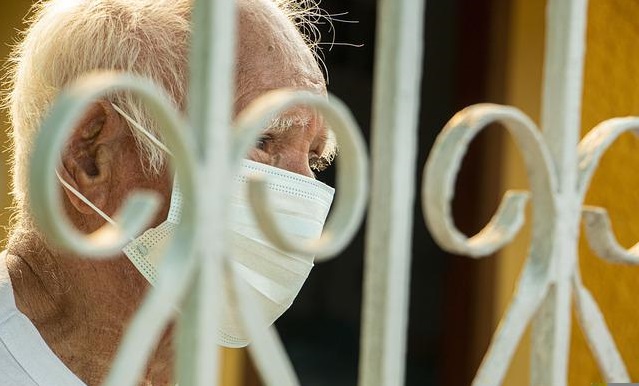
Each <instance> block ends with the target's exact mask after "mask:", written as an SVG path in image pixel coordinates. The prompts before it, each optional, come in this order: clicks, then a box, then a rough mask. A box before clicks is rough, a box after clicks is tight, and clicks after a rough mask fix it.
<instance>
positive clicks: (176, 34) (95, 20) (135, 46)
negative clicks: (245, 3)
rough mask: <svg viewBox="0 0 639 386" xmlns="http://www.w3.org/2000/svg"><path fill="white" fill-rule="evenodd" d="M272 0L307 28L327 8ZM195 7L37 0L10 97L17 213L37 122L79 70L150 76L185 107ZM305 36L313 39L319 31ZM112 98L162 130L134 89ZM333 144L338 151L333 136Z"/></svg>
mask: <svg viewBox="0 0 639 386" xmlns="http://www.w3.org/2000/svg"><path fill="white" fill-rule="evenodd" d="M272 1H273V2H274V3H275V4H276V5H277V6H278V7H279V8H280V9H281V10H282V11H283V12H284V13H285V14H286V15H287V16H288V17H289V19H290V20H291V21H292V22H293V24H295V25H296V26H297V27H298V28H300V29H301V30H303V31H304V30H305V28H306V31H308V30H309V27H308V25H309V24H312V23H313V22H314V21H315V20H314V18H316V17H317V15H319V14H321V12H319V11H318V9H319V7H318V2H317V0H272ZM191 8H192V4H191V0H48V1H40V2H38V3H37V4H36V5H35V6H34V8H33V11H32V16H31V17H30V18H29V20H28V22H29V23H30V25H29V27H28V28H27V30H26V31H25V32H24V37H23V40H22V41H21V42H20V43H19V44H18V46H17V47H16V48H15V50H14V53H13V55H12V59H11V63H10V68H9V72H8V74H9V75H8V85H9V93H8V95H7V96H6V100H5V104H6V105H7V106H8V108H9V110H10V118H11V124H12V128H13V130H12V132H11V133H10V135H11V138H12V140H13V145H14V149H13V165H12V171H13V186H12V192H13V196H14V200H15V204H16V206H17V209H18V211H19V213H18V217H21V214H23V213H20V212H24V211H26V210H27V209H26V208H27V205H28V195H27V186H28V184H27V183H28V181H27V179H28V177H27V175H28V167H29V158H30V153H31V151H32V148H33V142H34V139H35V136H36V134H37V131H38V129H39V126H40V124H41V123H42V120H43V118H44V115H45V114H46V113H47V111H48V109H49V108H50V106H51V104H52V103H53V101H54V100H55V97H56V96H57V94H58V93H59V91H60V90H61V89H62V88H64V87H65V86H68V85H69V84H70V83H72V82H73V81H74V80H76V79H77V78H78V77H80V76H82V75H84V74H86V73H90V72H92V71H96V70H113V71H127V72H131V73H134V74H137V75H140V76H144V77H146V78H149V79H151V80H152V81H154V82H155V83H157V84H158V85H160V86H162V87H163V88H164V90H165V91H166V92H167V94H168V95H169V97H170V98H171V101H172V102H173V103H174V104H175V106H177V108H178V109H180V111H185V109H186V102H187V85H188V54H189V52H188V50H189V46H190V38H191V20H190V16H191ZM304 26H306V27H304ZM311 30H312V28H311ZM305 38H306V41H307V44H309V46H310V47H313V46H314V45H313V42H314V41H316V40H317V39H319V36H318V35H317V34H313V35H311V37H309V36H308V34H307V36H306V37H305ZM106 98H107V99H109V100H110V101H111V102H113V103H115V104H116V105H117V106H119V107H120V108H122V109H123V110H124V111H126V112H127V113H128V114H129V115H130V116H131V117H132V118H133V119H134V120H135V121H137V122H138V123H140V124H141V125H142V126H144V127H146V128H147V129H148V130H150V131H151V132H153V133H157V132H158V131H157V130H156V129H155V128H156V124H155V122H154V120H153V118H152V117H150V116H149V114H148V112H147V110H146V109H145V108H144V106H143V105H142V103H141V102H140V100H139V99H137V98H135V97H133V95H132V94H130V93H127V92H118V93H117V94H114V95H107V96H106ZM132 135H133V136H134V138H135V139H136V141H137V143H138V145H139V149H140V151H141V154H142V155H143V157H142V158H143V159H142V165H143V167H144V170H145V171H146V172H153V173H157V172H158V171H160V170H161V169H162V168H163V167H164V164H165V162H166V160H165V154H164V153H163V152H162V151H161V150H159V149H158V148H157V147H156V146H154V145H153V144H152V143H151V142H150V141H149V140H148V138H146V137H145V136H144V135H142V134H140V133H139V132H138V131H137V130H132ZM327 148H329V149H330V150H328V152H329V153H331V154H332V152H334V144H331V146H327Z"/></svg>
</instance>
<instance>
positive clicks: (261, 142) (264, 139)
mask: <svg viewBox="0 0 639 386" xmlns="http://www.w3.org/2000/svg"><path fill="white" fill-rule="evenodd" d="M270 141H271V137H269V136H268V135H262V136H260V138H258V140H257V141H256V142H255V148H256V149H258V150H262V151H266V146H268V143H269V142H270Z"/></svg>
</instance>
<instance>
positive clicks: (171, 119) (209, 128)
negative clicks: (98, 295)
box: [30, 0, 368, 386]
mask: <svg viewBox="0 0 639 386" xmlns="http://www.w3.org/2000/svg"><path fill="white" fill-rule="evenodd" d="M194 7H195V8H194V12H193V15H194V33H193V44H192V55H191V76H192V79H191V86H190V88H189V90H190V97H189V119H188V120H184V119H182V118H181V115H180V113H179V112H178V111H177V110H176V108H175V106H173V105H171V104H170V103H169V102H168V101H169V98H168V97H166V95H165V93H164V92H163V91H162V90H161V89H160V88H159V87H157V86H156V85H154V84H152V83H150V82H149V81H146V80H144V79H142V78H140V77H136V76H133V75H129V74H112V73H108V74H107V73H104V74H96V75H91V76H89V77H85V78H82V79H80V80H78V81H77V82H76V83H75V84H74V85H72V86H71V87H70V88H68V89H66V90H64V91H63V92H62V93H61V95H60V96H59V98H58V99H57V101H56V102H55V104H54V105H53V107H52V109H51V112H50V114H49V116H48V118H47V119H46V120H45V122H44V123H43V125H42V128H41V130H40V133H39V135H38V137H37V139H36V142H35V151H34V157H33V159H32V162H31V169H30V192H31V201H32V203H33V208H32V209H33V215H34V217H35V219H36V221H37V222H38V224H39V226H40V229H41V230H42V231H43V232H46V233H47V234H49V235H51V239H52V240H53V241H54V242H56V243H57V244H59V245H60V246H62V247H64V248H65V249H67V250H70V251H73V252H75V253H76V254H77V255H80V256H86V257H87V258H104V257H105V256H108V255H113V253H114V252H117V251H119V249H120V248H121V247H122V246H123V245H124V244H125V243H126V242H127V241H128V240H129V239H130V238H131V237H132V236H134V235H137V234H139V233H140V232H141V231H142V230H143V229H144V227H145V226H146V225H147V224H148V222H149V220H150V219H151V218H152V216H153V213H154V209H155V208H157V204H158V202H157V199H156V197H155V196H153V195H152V194H150V193H138V192H134V193H133V194H132V195H131V197H130V198H129V199H127V201H126V203H125V205H124V208H123V209H122V210H120V212H118V215H116V218H117V220H118V224H119V225H118V226H112V225H110V224H107V225H105V226H104V227H103V228H101V229H100V230H98V231H96V232H95V233H93V234H91V235H83V234H81V233H80V232H79V231H78V230H76V229H74V228H73V226H72V225H71V224H70V222H69V221H68V219H67V218H66V216H65V215H64V214H63V211H62V208H61V206H60V202H61V201H60V197H59V196H58V194H59V192H58V190H59V188H58V185H57V182H56V180H55V178H54V177H55V167H56V165H58V163H59V158H58V157H59V154H60V152H61V150H62V148H63V145H64V143H65V140H66V138H68V136H69V135H70V130H71V128H72V127H74V123H75V122H77V121H78V119H79V118H80V115H81V114H82V112H83V110H84V109H85V108H86V107H87V106H88V105H89V103H90V102H91V101H92V100H95V99H96V98H100V97H104V96H105V95H107V94H109V93H113V92H120V91H126V92H132V93H134V94H135V95H137V96H138V97H139V98H141V100H142V101H144V102H145V103H146V105H147V108H148V111H149V112H150V113H151V114H152V115H153V116H154V117H155V118H156V120H157V121H158V122H159V123H160V125H159V130H160V132H161V136H162V138H164V139H165V141H166V145H167V146H168V147H169V148H170V149H171V151H172V153H173V155H174V157H172V159H171V160H170V161H171V166H172V168H173V170H174V171H176V172H177V178H178V181H179V183H180V186H181V190H182V192H183V195H184V207H183V214H182V218H181V223H180V225H179V226H178V228H177V231H176V233H175V237H174V238H173V239H172V241H171V242H170V243H169V245H168V246H167V247H166V249H165V251H164V256H163V258H162V261H161V264H160V266H159V268H158V271H159V275H158V281H157V283H156V285H155V286H154V288H153V289H151V290H150V291H149V292H148V295H147V297H146V299H145V300H144V301H143V303H142V305H141V308H140V310H139V311H138V313H137V314H136V315H135V316H134V318H133V321H132V323H131V326H130V327H129V330H128V331H127V333H126V334H125V337H124V339H123V343H122V345H121V347H120V350H119V353H118V355H117V357H116V359H115V362H114V364H113V368H112V371H111V373H110V374H109V375H108V378H107V380H106V384H107V385H113V386H116V385H117V386H126V385H131V386H132V385H136V384H137V382H138V379H139V378H140V376H141V375H142V374H143V371H144V369H145V367H146V363H147V361H148V359H149V356H150V354H151V353H152V350H153V349H154V347H155V343H156V342H157V341H158V339H159V338H160V336H161V334H162V332H163V331H164V329H165V328H166V327H167V325H168V324H169V322H170V321H171V320H172V319H174V318H176V319H177V321H178V322H179V323H178V336H179V342H178V343H179V346H178V355H177V376H178V381H179V384H180V385H183V386H184V385H186V386H188V385H201V386H204V385H206V386H211V385H215V384H217V382H218V380H219V371H218V363H219V353H218V352H219V349H218V346H217V344H216V338H217V337H216V335H215V333H216V331H217V328H216V326H217V323H218V322H217V321H218V313H219V312H220V311H219V310H220V306H221V304H220V303H221V301H222V296H223V295H222V294H223V291H222V287H221V283H222V280H221V278H222V277H223V275H225V276H226V277H227V279H228V280H231V281H232V282H233V286H234V288H235V293H234V294H225V296H237V299H238V302H239V304H240V311H241V315H242V319H243V323H245V327H246V329H247V331H248V332H249V335H250V337H251V338H252V341H253V343H252V344H251V345H250V350H251V353H252V355H253V357H254V359H255V362H256V363H257V366H258V368H259V370H260V372H261V374H262V376H263V378H264V380H265V383H266V384H269V385H278V386H280V385H297V384H299V381H298V379H297V377H296V375H295V372H294V370H293V368H292V365H291V363H290V361H289V359H288V357H287V356H286V353H285V350H284V348H283V346H282V344H281V342H280V340H279V337H278V335H277V332H276V330H275V328H274V327H270V328H269V329H268V331H264V330H263V328H262V327H261V324H260V323H259V320H260V319H261V318H262V315H261V314H259V313H258V312H256V310H257V307H255V306H253V302H254V300H253V299H252V297H251V296H248V295H247V292H246V288H245V287H244V283H243V282H242V280H240V279H238V278H239V277H238V276H237V275H236V272H235V271H234V269H233V268H232V266H231V265H230V264H226V260H225V256H226V255H225V252H226V244H225V240H224V237H223V236H224V233H225V231H226V222H225V221H224V219H225V218H226V209H225V208H226V207H227V205H226V199H227V194H228V192H227V189H225V188H226V187H229V186H232V184H231V183H230V181H231V178H232V176H233V171H235V170H236V169H237V168H238V167H239V164H240V161H241V159H242V158H243V157H244V155H245V154H246V153H247V152H248V150H249V149H250V147H251V146H253V144H254V143H255V141H256V140H257V138H258V137H259V135H260V132H261V130H262V129H263V128H264V127H266V126H267V125H266V123H267V122H269V121H270V120H271V119H272V118H274V116H275V115H276V114H278V113H280V112H282V111H284V110H286V109H288V108H291V107H293V106H299V105H304V106H308V107H311V108H314V109H316V110H317V111H318V112H319V113H321V114H323V115H324V117H325V120H326V122H327V124H328V125H329V126H330V127H331V129H332V130H333V131H334V133H335V136H336V139H337V141H338V143H339V145H340V148H341V154H340V156H339V167H338V177H337V183H338V190H337V198H336V206H335V208H334V209H333V211H332V212H331V215H330V217H329V221H328V223H327V226H326V229H325V231H324V233H323V235H322V237H321V239H320V240H319V242H317V243H314V244H310V245H297V244H294V243H292V242H291V241H290V240H288V239H286V238H285V237H284V236H282V234H281V232H279V230H278V229H279V227H278V224H277V223H276V222H275V221H274V220H273V218H272V216H271V214H270V212H269V207H268V202H269V200H268V195H267V194H266V193H265V191H264V189H263V183H264V182H263V181H261V180H260V179H259V178H258V179H256V180H253V181H251V182H250V186H249V195H250V200H251V203H252V207H253V209H254V211H255V214H256V218H257V219H258V221H259V223H260V226H261V229H262V230H263V231H264V233H265V234H266V235H267V237H269V239H271V240H272V242H273V243H274V244H276V245H277V246H279V247H281V248H282V249H285V250H296V251H300V250H302V251H308V252H310V253H315V254H317V256H318V258H319V259H328V258H330V257H332V256H335V255H336V254H338V253H339V252H340V251H341V250H342V249H343V248H344V247H345V246H346V245H347V244H348V243H349V242H350V240H351V238H352V237H353V235H354V234H355V232H356V231H357V229H358V227H359V225H360V224H361V221H362V218H363V215H364V210H365V208H366V202H367V190H368V188H367V186H368V160H367V156H366V151H365V145H364V141H363V139H362V137H361V133H360V130H359V128H358V126H357V124H356V122H355V120H354V119H353V117H352V116H351V114H350V112H349V111H348V109H347V108H346V107H345V106H344V105H343V104H342V103H341V102H340V101H339V100H337V98H335V97H332V96H329V97H328V99H326V98H324V97H320V96H317V95H311V94H309V93H305V92H290V91H289V92H284V91H277V92H272V93H269V94H267V95H265V96H263V97H261V98H259V99H258V100H257V101H255V102H254V103H252V104H251V106H249V107H247V108H246V110H245V111H243V112H242V113H240V115H239V116H238V118H237V121H236V122H235V125H236V126H237V127H232V124H231V109H232V101H233V98H234V84H233V73H234V59H233V58H235V55H234V49H235V40H234V36H235V20H236V17H235V15H236V10H235V0H215V1H210V0H198V1H196V2H195V6H194Z"/></svg>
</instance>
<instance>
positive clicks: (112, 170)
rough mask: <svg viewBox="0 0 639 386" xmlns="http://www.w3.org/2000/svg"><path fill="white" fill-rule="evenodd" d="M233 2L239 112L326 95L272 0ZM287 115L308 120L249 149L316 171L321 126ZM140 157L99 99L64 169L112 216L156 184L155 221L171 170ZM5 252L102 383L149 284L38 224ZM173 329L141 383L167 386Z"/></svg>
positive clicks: (46, 334) (74, 207) (28, 294)
mask: <svg viewBox="0 0 639 386" xmlns="http://www.w3.org/2000/svg"><path fill="white" fill-rule="evenodd" d="M238 5H239V35H238V36H239V41H238V53H237V54H238V64H237V74H236V99H235V106H234V109H235V113H236V114H237V113H239V112H240V111H241V110H242V109H244V108H245V107H246V106H247V105H248V104H250V103H251V101H253V100H254V99H255V98H257V97H259V96H260V95H262V94H263V93H265V92H267V91H269V90H273V89H278V88H292V89H304V90H310V91H312V92H315V93H318V94H325V92H326V91H325V82H324V78H323V75H322V72H321V71H320V69H319V67H318V65H317V63H316V61H315V59H314V57H313V54H312V53H311V51H310V50H309V49H308V47H306V45H305V44H304V41H303V40H302V38H301V36H300V35H299V33H298V32H297V30H296V29H295V27H294V26H293V25H292V24H291V23H290V22H289V21H288V20H287V19H286V17H285V16H284V15H283V14H282V13H281V12H280V11H279V10H277V9H276V8H275V7H274V6H273V5H272V4H271V3H270V1H269V0H259V1H249V0H239V1H238ZM289 113H291V114H292V113H294V114H295V115H297V116H299V115H302V116H304V117H305V119H304V125H300V126H299V127H294V128H293V129H291V130H287V131H284V132H277V133H265V136H264V138H263V139H262V140H261V141H259V144H258V146H256V148H255V149H253V150H252V151H251V152H250V153H249V155H248V156H247V157H248V158H249V159H253V160H255V161H258V162H263V163H266V164H270V165H273V166H276V167H280V168H283V169H287V170H290V171H292V172H296V173H299V174H303V175H306V176H312V175H313V173H312V172H311V169H310V168H309V158H310V157H314V156H317V155H319V154H321V153H322V149H323V147H324V145H325V141H326V129H325V127H324V126H323V124H322V122H321V118H319V117H317V116H316V115H315V114H314V112H313V111H311V110H305V109H303V108H299V109H297V110H295V111H293V112H289ZM139 160H140V154H139V152H138V149H137V148H136V144H135V142H134V139H133V137H132V136H131V133H130V132H129V131H128V129H127V126H126V124H125V121H124V120H123V119H122V118H121V117H120V116H119V115H118V114H117V112H115V111H114V110H113V108H112V106H111V105H110V104H109V103H107V102H106V101H98V102H96V103H94V104H93V105H92V106H91V107H90V109H88V111H87V112H86V114H85V116H84V118H83V119H82V120H81V121H80V122H79V124H78V125H77V127H76V128H75V131H74V133H73V135H72V137H71V139H70V140H69V142H68V147H67V148H66V150H65V152H64V154H63V158H62V161H63V162H62V168H61V169H60V173H61V175H62V177H63V178H64V179H65V180H66V181H68V182H69V183H71V184H72V185H73V186H74V187H75V188H76V189H78V190H79V191H80V192H82V193H83V194H84V195H85V196H86V197H87V198H89V199H90V200H91V201H92V202H93V203H95V204H96V205H97V206H98V207H100V208H102V209H103V210H105V211H106V212H107V213H109V214H112V213H114V212H115V211H116V210H117V209H118V208H119V207H120V205H121V203H122V202H123V200H124V198H125V197H126V196H127V195H128V194H129V193H130V192H131V191H132V190H135V189H151V190H154V191H157V192H158V193H159V194H160V195H161V196H162V198H163V199H164V200H163V206H162V210H161V211H160V212H159V213H158V215H157V217H156V218H155V223H154V224H152V225H153V226H155V225H157V224H159V223H160V222H161V221H162V220H163V219H165V218H166V215H167V212H168V207H169V198H170V194H171V177H170V175H169V173H168V171H167V170H164V171H163V172H162V173H160V175H158V176H155V177H149V176H147V175H145V174H144V173H142V172H141V170H140V161H139ZM65 193H67V194H63V196H62V197H63V206H64V208H65V210H66V212H67V214H68V216H69V218H70V219H71V221H72V222H73V223H74V224H75V225H76V226H77V227H78V228H79V229H80V230H83V231H85V232H90V231H93V230H95V229H97V228H98V227H99V226H101V225H102V223H103V220H102V219H101V218H100V217H99V216H98V215H97V214H95V213H94V212H93V210H91V209H90V208H89V207H88V206H86V205H85V204H83V203H82V202H81V201H80V200H78V199H77V198H76V197H75V196H73V195H72V194H69V193H68V192H65ZM8 250H9V253H10V254H9V256H8V267H9V273H10V276H11V280H12V282H13V286H14V292H15V294H16V302H17V305H18V308H19V309H20V310H21V311H22V312H23V313H24V314H26V315H27V317H29V318H30V319H31V321H32V322H33V323H34V324H35V326H36V327H37V328H38V330H39V331H40V333H41V335H42V337H43V338H44V339H45V341H46V342H47V344H48V345H49V346H50V347H51V349H52V350H53V351H54V352H55V353H56V355H58V357H60V359H62V361H63V362H64V363H65V364H66V365H67V366H68V367H69V368H70V369H71V370H72V371H73V372H74V373H75V374H76V375H77V376H78V377H79V378H80V379H82V380H83V381H84V382H86V383H87V384H89V385H98V384H100V383H101V381H102V380H103V379H104V377H105V376H106V374H107V372H108V369H109V368H110V363H111V361H112V359H113V356H114V355H115V352H116V349H117V347H118V345H119V343H120V340H121V338H122V335H123V333H124V331H125V329H126V327H127V325H128V323H129V321H130V319H131V317H132V315H133V314H134V312H135V311H136V309H137V307H138V306H139V304H140V302H141V300H142V298H143V296H144V293H145V291H146V290H147V289H148V286H149V285H148V283H147V282H146V281H145V279H144V278H143V277H142V276H141V275H140V274H139V273H138V272H137V271H136V270H135V268H134V267H133V265H132V264H131V263H130V262H129V261H128V260H127V258H126V257H124V255H121V256H118V257H117V258H115V259H112V260H106V261H100V262H96V261H91V260H84V259H78V258H77V257H76V258H74V257H70V256H68V255H65V254H64V253H61V252H59V251H56V250H54V249H52V248H49V247H48V246H47V243H46V242H44V241H43V240H41V239H40V238H39V237H38V236H37V233H36V232H33V233H29V232H26V233H25V234H24V237H21V238H20V239H19V240H17V241H15V240H14V242H12V244H11V245H9V246H8ZM172 330H173V329H172V327H169V328H167V330H166V332H165V334H164V337H163V338H162V340H161V341H160V343H159V345H158V348H157V350H156V352H155V353H154V355H153V356H152V358H151V360H150V362H149V366H148V368H147V371H146V375H145V378H144V379H143V380H142V381H141V384H144V385H168V384H171V382H172V368H173V348H172V339H171V336H172Z"/></svg>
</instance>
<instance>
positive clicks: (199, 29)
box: [178, 0, 236, 386]
mask: <svg viewBox="0 0 639 386" xmlns="http://www.w3.org/2000/svg"><path fill="white" fill-rule="evenodd" d="M235 13H236V10H235V1H234V0H198V1H197V2H196V3H195V7H194V10H193V21H194V30H193V43H192V54H191V82H190V93H189V115H190V118H191V123H192V125H193V127H194V129H195V131H196V138H197V143H198V145H199V146H200V148H199V151H198V166H199V170H198V175H199V178H200V182H201V183H200V184H199V185H198V194H199V197H200V202H201V203H202V206H201V210H200V212H199V213H198V216H199V217H198V222H197V223H198V230H199V232H200V234H199V235H198V251H199V252H198V253H199V255H198V258H199V259H200V263H201V270H200V271H199V273H198V277H197V280H196V282H195V283H194V286H193V288H192V290H191V293H190V295H189V299H187V307H186V312H185V313H184V315H183V318H182V323H181V328H180V337H181V344H180V351H179V358H178V364H179V370H178V375H179V379H180V384H181V385H183V386H188V385H200V386H205V385H206V386H210V385H216V384H217V383H218V380H219V348H218V346H217V334H218V328H217V326H218V314H219V310H221V307H220V302H221V301H222V300H223V299H222V297H221V293H222V291H221V289H222V286H221V282H222V281H221V278H222V274H221V270H222V259H223V253H224V250H225V248H224V226H225V224H226V222H225V221H224V219H225V218H226V211H225V206H226V205H225V202H226V197H227V191H226V190H225V189H224V187H226V186H228V184H227V183H226V181H227V180H228V176H229V168H230V165H229V159H230V154H229V149H230V148H231V143H230V138H231V137H230V123H231V111H232V105H233V97H234V71H233V67H234V63H235V24H236V18H235Z"/></svg>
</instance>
